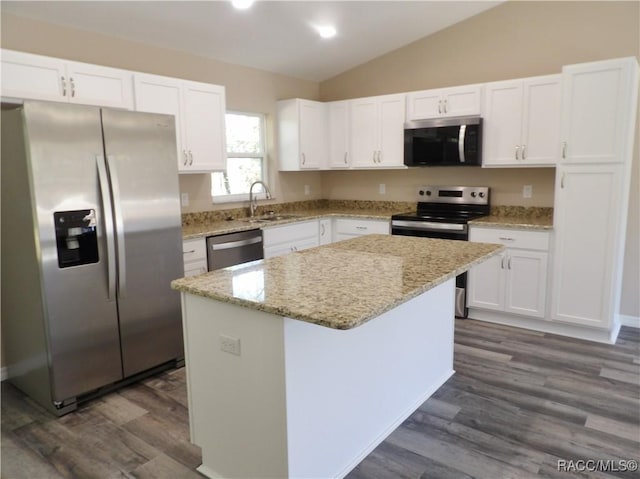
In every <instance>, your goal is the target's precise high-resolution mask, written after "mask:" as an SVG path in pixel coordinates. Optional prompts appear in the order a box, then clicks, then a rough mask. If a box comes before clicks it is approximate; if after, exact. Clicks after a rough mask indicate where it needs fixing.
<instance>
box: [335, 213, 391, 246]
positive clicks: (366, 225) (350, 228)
mask: <svg viewBox="0 0 640 479" xmlns="http://www.w3.org/2000/svg"><path fill="white" fill-rule="evenodd" d="M334 226H335V228H334V235H333V240H334V241H342V240H345V239H349V238H354V237H356V236H364V235H371V234H382V235H388V234H389V221H387V220H361V219H348V218H337V219H336V220H335V225H334Z"/></svg>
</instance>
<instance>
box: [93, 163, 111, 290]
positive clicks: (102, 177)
mask: <svg viewBox="0 0 640 479" xmlns="http://www.w3.org/2000/svg"><path fill="white" fill-rule="evenodd" d="M96 164H97V166H98V181H99V182H100V195H101V197H102V211H103V212H104V232H105V238H106V242H107V284H108V288H107V297H108V298H109V301H113V300H115V299H116V245H115V241H114V238H113V211H112V209H111V197H110V193H109V177H108V175H107V164H106V162H105V159H104V156H103V155H96Z"/></svg>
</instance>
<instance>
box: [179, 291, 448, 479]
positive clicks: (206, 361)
mask: <svg viewBox="0 0 640 479" xmlns="http://www.w3.org/2000/svg"><path fill="white" fill-rule="evenodd" d="M454 291H455V287H454V280H453V279H451V280H448V281H446V282H444V283H442V284H440V285H439V286H436V287H435V288H433V289H431V290H429V291H427V292H426V293H423V294H421V295H420V296H417V297H415V298H413V299H411V300H409V301H407V302H406V303H403V304H401V305H399V306H397V307H396V308H394V309H392V310H390V311H387V312H385V313H383V314H381V315H380V316H378V317H376V318H374V319H372V320H370V321H368V322H366V323H365V324H363V325H362V326H359V327H356V328H353V329H350V330H337V329H332V328H327V327H324V326H320V325H317V324H313V323H307V322H304V321H299V320H296V319H291V318H285V317H281V316H277V315H274V314H270V313H266V312H263V311H258V310H254V309H250V308H246V307H242V306H238V305H234V304H230V303H226V302H224V301H217V300H212V299H207V298H203V297H200V296H196V295H191V294H188V293H183V308H184V310H183V313H184V314H183V320H184V322H185V325H184V326H185V327H184V331H185V345H186V348H185V349H186V366H187V381H188V392H189V414H190V425H191V427H192V431H191V438H192V441H193V442H194V443H195V444H197V445H198V446H200V447H201V448H202V465H201V466H200V467H198V471H199V472H200V473H202V474H204V475H205V476H207V477H211V478H214V477H215V478H222V477H224V478H240V477H243V478H245V477H278V478H318V477H322V478H331V477H343V476H344V475H346V474H347V473H348V472H349V471H350V470H351V469H352V468H353V467H355V466H356V465H357V464H358V463H359V462H360V461H361V460H362V459H364V457H365V456H366V455H367V454H368V453H369V452H371V451H372V450H373V449H374V448H375V447H376V446H377V445H378V444H379V443H380V442H381V441H382V440H384V438H385V437H387V436H388V435H389V434H390V433H391V432H392V431H393V430H394V429H395V428H396V427H397V426H398V425H400V424H401V423H402V421H404V420H405V419H406V418H407V417H408V416H409V415H410V414H411V413H413V412H414V411H415V410H416V409H417V408H418V407H419V406H420V405H421V404H422V403H423V402H424V401H425V400H426V399H427V398H428V397H429V396H431V395H432V394H433V393H434V392H435V391H436V390H437V389H438V388H439V387H440V386H441V385H442V384H443V383H444V382H445V381H446V380H447V379H448V378H449V377H450V376H451V375H452V374H453V331H454V311H453V308H454ZM234 341H237V342H236V346H235V347H236V348H237V349H236V352H239V354H235V353H232V352H227V351H223V347H224V348H227V349H228V348H229V345H230V344H231V343H233V342H234ZM223 343H224V344H223ZM233 348H234V347H233V346H232V347H231V349H233Z"/></svg>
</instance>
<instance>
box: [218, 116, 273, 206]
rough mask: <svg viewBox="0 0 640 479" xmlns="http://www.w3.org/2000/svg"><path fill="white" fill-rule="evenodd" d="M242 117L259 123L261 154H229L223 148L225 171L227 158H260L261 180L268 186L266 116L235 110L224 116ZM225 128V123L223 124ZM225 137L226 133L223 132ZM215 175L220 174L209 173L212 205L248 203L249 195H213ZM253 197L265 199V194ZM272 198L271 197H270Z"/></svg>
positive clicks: (257, 194) (227, 150)
mask: <svg viewBox="0 0 640 479" xmlns="http://www.w3.org/2000/svg"><path fill="white" fill-rule="evenodd" d="M228 114H230V115H244V116H252V117H257V118H258V119H259V121H260V147H261V150H262V151H261V153H260V154H258V153H230V152H229V149H228V148H227V147H226V146H225V150H226V152H225V153H226V158H225V171H226V168H227V166H228V165H227V162H228V160H229V158H261V159H262V177H261V180H262V181H264V182H265V183H267V184H268V181H267V178H268V175H269V171H268V165H267V138H266V136H267V115H266V114H264V113H257V112H249V111H237V110H227V111H226V112H225V119H226V115H228ZM225 128H226V122H225ZM225 135H226V131H225ZM225 144H226V142H225ZM215 173H220V172H219V171H216V172H213V173H211V183H212V186H211V190H212V191H211V192H210V193H211V200H212V202H213V203H239V202H242V201H249V193H248V192H247V193H236V194H232V195H214V194H213V175H214V174H215ZM255 197H256V198H257V199H259V200H264V199H267V195H266V193H265V192H258V193H256V194H255ZM271 198H273V196H272V197H271Z"/></svg>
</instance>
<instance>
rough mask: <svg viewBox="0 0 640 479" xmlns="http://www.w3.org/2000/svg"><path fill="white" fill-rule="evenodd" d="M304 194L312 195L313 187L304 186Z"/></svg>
mask: <svg viewBox="0 0 640 479" xmlns="http://www.w3.org/2000/svg"><path fill="white" fill-rule="evenodd" d="M304 194H305V195H310V194H311V187H310V186H309V185H304Z"/></svg>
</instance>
